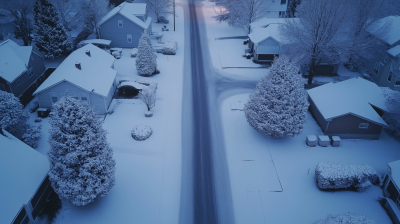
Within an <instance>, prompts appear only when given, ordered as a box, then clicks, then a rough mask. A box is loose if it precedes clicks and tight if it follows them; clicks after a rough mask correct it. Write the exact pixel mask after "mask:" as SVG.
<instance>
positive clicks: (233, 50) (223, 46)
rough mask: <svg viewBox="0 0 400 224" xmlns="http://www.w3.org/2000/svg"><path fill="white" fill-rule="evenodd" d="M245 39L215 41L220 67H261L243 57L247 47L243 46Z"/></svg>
mask: <svg viewBox="0 0 400 224" xmlns="http://www.w3.org/2000/svg"><path fill="white" fill-rule="evenodd" d="M244 40H245V39H222V40H215V43H216V45H217V46H218V49H217V50H218V56H219V59H220V62H221V67H222V68H223V69H225V68H260V67H262V65H260V64H256V63H254V62H253V58H251V59H247V58H245V57H243V55H244V54H245V49H248V47H247V45H244V44H243V41H244Z"/></svg>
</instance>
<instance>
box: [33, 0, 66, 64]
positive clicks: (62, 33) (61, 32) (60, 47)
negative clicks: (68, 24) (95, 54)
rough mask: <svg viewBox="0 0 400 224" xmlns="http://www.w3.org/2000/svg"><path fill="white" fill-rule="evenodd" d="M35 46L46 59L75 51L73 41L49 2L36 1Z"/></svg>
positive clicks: (45, 0) (44, 0)
mask: <svg viewBox="0 0 400 224" xmlns="http://www.w3.org/2000/svg"><path fill="white" fill-rule="evenodd" d="M34 17H35V25H34V31H33V33H34V35H35V44H36V47H37V48H38V49H39V51H40V52H42V53H43V54H44V56H45V57H46V58H55V57H59V56H60V55H61V54H66V53H69V52H70V51H72V50H73V45H72V42H71V39H70V37H69V35H68V33H67V30H66V29H65V28H64V25H63V24H62V22H61V21H60V20H59V17H58V15H57V10H56V9H55V8H54V6H53V4H51V3H50V2H49V1H48V0H36V2H35V6H34Z"/></svg>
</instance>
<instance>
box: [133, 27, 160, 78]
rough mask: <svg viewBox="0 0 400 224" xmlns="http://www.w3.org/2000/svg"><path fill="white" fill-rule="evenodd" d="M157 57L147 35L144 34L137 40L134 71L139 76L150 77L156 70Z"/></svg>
mask: <svg viewBox="0 0 400 224" xmlns="http://www.w3.org/2000/svg"><path fill="white" fill-rule="evenodd" d="M156 57H157V55H156V54H155V53H154V50H153V47H152V44H151V40H150V37H149V35H148V34H147V33H146V32H144V33H143V34H142V36H141V37H140V39H139V46H138V53H137V56H136V69H137V71H138V72H139V74H140V75H144V76H151V75H153V73H154V72H155V71H156V69H157V59H156Z"/></svg>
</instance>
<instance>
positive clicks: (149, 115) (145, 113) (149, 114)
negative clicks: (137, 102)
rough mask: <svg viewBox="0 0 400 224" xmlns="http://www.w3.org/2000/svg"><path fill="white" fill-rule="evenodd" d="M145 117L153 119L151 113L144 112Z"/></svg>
mask: <svg viewBox="0 0 400 224" xmlns="http://www.w3.org/2000/svg"><path fill="white" fill-rule="evenodd" d="M144 116H145V117H153V111H146V112H144Z"/></svg>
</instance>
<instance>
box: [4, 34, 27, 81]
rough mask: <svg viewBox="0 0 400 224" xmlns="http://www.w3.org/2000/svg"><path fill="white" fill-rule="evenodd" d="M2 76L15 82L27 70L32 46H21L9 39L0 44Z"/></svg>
mask: <svg viewBox="0 0 400 224" xmlns="http://www.w3.org/2000/svg"><path fill="white" fill-rule="evenodd" d="M0 52H1V54H0V76H1V77H2V78H3V79H5V80H7V81H8V82H10V83H11V82H13V81H14V80H15V79H16V78H18V77H19V76H20V75H21V74H22V73H23V72H25V71H26V70H27V66H28V64H29V58H30V56H31V52H32V46H19V45H18V44H16V43H15V42H14V41H12V40H10V39H8V40H6V41H4V42H3V43H0Z"/></svg>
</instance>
